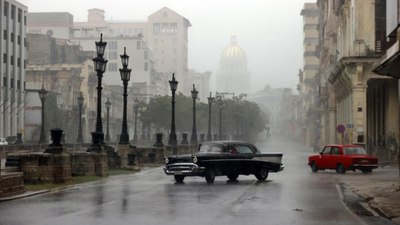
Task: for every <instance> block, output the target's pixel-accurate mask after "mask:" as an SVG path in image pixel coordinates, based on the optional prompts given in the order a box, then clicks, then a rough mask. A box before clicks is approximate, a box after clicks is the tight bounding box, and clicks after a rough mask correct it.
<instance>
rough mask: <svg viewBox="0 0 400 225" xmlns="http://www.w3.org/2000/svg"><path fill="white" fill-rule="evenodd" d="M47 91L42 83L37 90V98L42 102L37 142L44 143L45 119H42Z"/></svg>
mask: <svg viewBox="0 0 400 225" xmlns="http://www.w3.org/2000/svg"><path fill="white" fill-rule="evenodd" d="M47 93H48V91H47V90H46V89H44V85H42V89H40V90H39V98H40V101H41V102H42V127H41V129H40V138H39V144H45V143H46V131H45V129H44V128H45V127H44V126H45V120H44V111H45V105H44V103H45V101H46V98H47Z"/></svg>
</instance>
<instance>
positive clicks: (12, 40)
mask: <svg viewBox="0 0 400 225" xmlns="http://www.w3.org/2000/svg"><path fill="white" fill-rule="evenodd" d="M11 42H14V33H11Z"/></svg>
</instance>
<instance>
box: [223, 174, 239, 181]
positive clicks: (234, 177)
mask: <svg viewBox="0 0 400 225" xmlns="http://www.w3.org/2000/svg"><path fill="white" fill-rule="evenodd" d="M226 176H227V177H228V179H229V180H230V181H235V180H237V178H238V177H239V174H238V173H229V174H228V175H226Z"/></svg>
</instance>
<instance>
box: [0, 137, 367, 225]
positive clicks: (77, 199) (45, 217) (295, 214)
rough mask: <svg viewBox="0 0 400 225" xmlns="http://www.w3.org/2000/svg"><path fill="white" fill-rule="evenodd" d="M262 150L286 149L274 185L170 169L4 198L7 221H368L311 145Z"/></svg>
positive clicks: (0, 212) (0, 211)
mask: <svg viewBox="0 0 400 225" xmlns="http://www.w3.org/2000/svg"><path fill="white" fill-rule="evenodd" d="M257 146H258V147H259V149H260V150H262V151H273V152H276V151H282V152H283V153H284V156H283V162H284V164H285V166H286V167H285V170H284V171H282V172H279V173H270V175H269V177H268V179H267V181H266V182H257V180H256V179H255V177H254V176H239V178H238V182H234V183H231V182H227V178H226V177H217V178H216V180H215V183H214V184H211V185H209V184H207V183H206V182H205V179H204V178H200V177H189V178H186V179H185V182H184V183H183V184H177V183H175V182H174V180H173V177H170V176H166V175H165V174H164V173H163V172H162V168H161V167H159V168H153V169H148V170H144V171H142V172H140V173H137V174H134V175H125V176H117V177H110V178H107V179H104V180H102V181H100V182H95V183H90V184H84V185H81V186H77V187H73V188H70V189H67V190H62V191H59V192H56V193H48V194H43V195H38V196H33V197H28V198H24V199H19V200H13V201H9V202H0V225H25V224H26V225H28V224H29V225H39V224H40V225H45V224H56V225H63V224H74V225H75V224H78V225H79V224H82V225H90V224H96V225H102V224H107V225H117V224H124V225H126V224H140V225H141V224H230V225H234V224H240V225H250V224H269V225H274V224H276V225H278V224H279V225H289V224H304V225H313V224H318V225H321V224H323V225H329V224H334V225H344V224H349V225H350V224H351V225H357V224H364V222H362V220H361V219H360V218H359V217H357V216H356V215H354V214H353V213H352V212H351V211H350V210H349V209H348V208H347V207H345V205H344V203H343V202H342V200H341V194H340V191H339V190H338V185H337V183H338V182H340V181H338V180H340V176H341V175H338V176H332V175H330V174H328V175H327V174H325V173H324V172H323V173H317V174H313V173H311V172H310V169H309V167H308V166H307V164H306V162H307V157H308V155H310V154H311V153H312V152H311V150H310V149H308V148H305V147H303V146H301V145H298V144H294V143H287V142H283V141H282V142H281V141H271V140H267V141H265V142H264V143H258V144H257Z"/></svg>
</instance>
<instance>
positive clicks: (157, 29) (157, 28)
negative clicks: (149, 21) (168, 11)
mask: <svg viewBox="0 0 400 225" xmlns="http://www.w3.org/2000/svg"><path fill="white" fill-rule="evenodd" d="M153 34H160V24H159V23H155V24H153Z"/></svg>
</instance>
